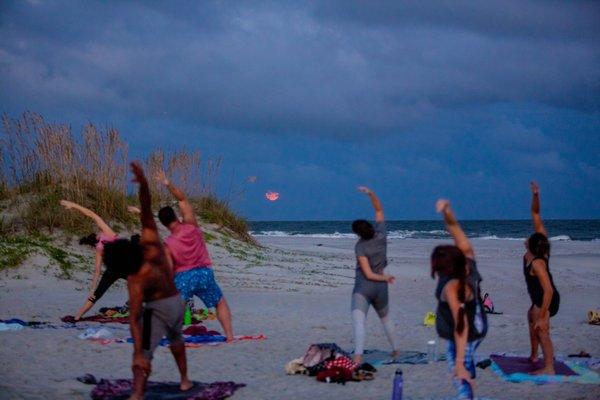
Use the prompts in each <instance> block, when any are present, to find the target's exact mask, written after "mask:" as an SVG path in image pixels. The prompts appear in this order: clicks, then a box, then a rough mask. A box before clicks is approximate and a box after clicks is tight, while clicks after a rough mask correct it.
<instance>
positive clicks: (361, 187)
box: [357, 186, 373, 194]
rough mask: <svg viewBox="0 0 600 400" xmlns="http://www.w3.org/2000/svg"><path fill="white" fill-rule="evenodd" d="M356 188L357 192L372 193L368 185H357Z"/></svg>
mask: <svg viewBox="0 0 600 400" xmlns="http://www.w3.org/2000/svg"><path fill="white" fill-rule="evenodd" d="M357 189H358V191H359V192H361V193H364V194H371V193H373V191H372V190H371V189H369V188H368V187H366V186H359V187H358V188H357Z"/></svg>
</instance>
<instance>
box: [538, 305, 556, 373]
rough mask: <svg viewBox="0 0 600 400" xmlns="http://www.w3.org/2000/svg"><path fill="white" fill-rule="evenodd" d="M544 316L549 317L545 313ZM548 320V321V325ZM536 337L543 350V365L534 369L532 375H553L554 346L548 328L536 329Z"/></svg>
mask: <svg viewBox="0 0 600 400" xmlns="http://www.w3.org/2000/svg"><path fill="white" fill-rule="evenodd" d="M546 318H547V319H550V315H548V314H546ZM549 326H550V321H548V327H549ZM536 333H537V335H538V339H539V341H540V344H541V345H542V351H543V352H544V367H543V368H542V369H538V370H537V371H534V372H533V374H534V375H554V374H556V372H555V371H554V346H552V340H551V339H550V328H548V329H547V330H540V329H538V330H537V332H536Z"/></svg>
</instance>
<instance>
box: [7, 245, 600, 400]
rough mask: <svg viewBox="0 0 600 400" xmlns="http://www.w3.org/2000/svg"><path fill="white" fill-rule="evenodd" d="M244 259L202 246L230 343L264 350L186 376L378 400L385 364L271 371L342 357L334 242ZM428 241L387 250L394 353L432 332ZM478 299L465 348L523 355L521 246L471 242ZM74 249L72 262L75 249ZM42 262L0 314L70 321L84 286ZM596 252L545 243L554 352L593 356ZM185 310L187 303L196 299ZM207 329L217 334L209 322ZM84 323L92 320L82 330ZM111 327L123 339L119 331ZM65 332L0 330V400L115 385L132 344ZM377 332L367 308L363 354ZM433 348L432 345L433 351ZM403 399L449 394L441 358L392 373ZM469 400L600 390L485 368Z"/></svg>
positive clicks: (228, 357) (110, 298)
mask: <svg viewBox="0 0 600 400" xmlns="http://www.w3.org/2000/svg"><path fill="white" fill-rule="evenodd" d="M257 239H258V240H259V241H260V242H261V244H262V245H263V246H264V248H262V249H254V248H251V247H249V246H245V245H241V244H239V243H237V242H234V241H229V240H225V241H223V240H214V241H212V242H211V243H210V244H209V250H210V252H211V254H212V257H213V261H214V269H215V272H216V275H217V279H218V280H219V282H220V284H221V286H222V288H223V290H224V292H225V295H226V296H227V298H228V301H229V303H230V306H231V308H232V312H233V318H234V329H235V333H236V334H244V335H254V334H259V333H262V334H265V335H266V336H267V338H268V339H267V340H264V341H248V342H239V343H233V344H227V345H222V346H218V347H204V348H197V349H188V365H189V371H190V378H192V379H194V380H197V381H203V382H212V381H230V380H231V381H236V382H241V383H245V384H247V386H246V387H245V388H242V389H240V390H239V391H238V392H237V393H236V394H235V395H234V396H233V398H234V399H292V398H293V399H295V400H300V399H334V398H345V399H386V398H389V397H390V391H391V381H392V375H393V373H394V371H395V369H396V367H397V366H394V365H391V366H382V367H381V368H380V369H379V372H378V373H377V375H376V378H375V379H374V380H373V381H370V382H360V383H355V382H350V383H348V384H346V385H336V384H325V383H320V382H317V381H316V380H315V379H314V378H312V377H306V376H288V375H286V374H285V372H284V370H283V367H284V364H285V363H286V362H287V361H289V360H291V359H293V358H296V357H300V356H302V355H303V354H304V352H305V350H306V348H307V347H308V346H309V345H310V344H311V343H317V342H336V343H337V344H338V345H340V346H341V347H342V348H344V349H347V350H350V351H351V350H352V349H353V343H352V340H353V339H352V325H351V319H350V294H351V290H352V285H353V278H354V253H353V246H354V240H352V239H339V238H335V239H334V238H328V239H322V238H298V237H293V238H292V237H259V238H257ZM438 243H442V241H439V240H418V239H408V240H391V241H390V242H389V245H388V258H389V267H388V272H389V273H391V274H393V275H395V276H396V278H397V281H396V284H395V285H393V286H391V288H390V301H391V316H392V318H393V320H394V322H395V324H396V332H397V337H398V342H399V343H400V348H401V349H403V350H418V351H426V343H427V341H428V340H431V339H436V334H435V330H434V329H433V328H427V327H425V326H423V324H422V320H423V316H424V314H425V313H426V312H427V311H433V310H434V309H435V300H434V297H433V291H434V286H435V282H434V281H433V280H432V279H431V278H430V276H429V264H428V256H429V253H430V251H431V249H432V248H433V247H434V246H435V245H436V244H438ZM473 244H474V247H475V249H476V252H477V261H478V263H479V270H480V271H481V274H482V275H483V278H484V281H483V283H482V286H483V290H484V291H486V292H489V293H490V294H491V295H492V298H493V300H494V303H495V305H496V308H497V309H498V310H499V311H502V312H504V314H502V315H493V316H490V319H489V320H490V331H489V334H488V336H487V338H486V339H485V341H484V342H483V344H482V345H481V347H480V348H479V350H478V355H479V356H487V355H489V354H490V353H493V352H510V353H517V354H523V355H527V354H528V351H529V342H528V336H527V324H526V318H525V313H526V311H527V308H528V307H529V299H528V296H527V294H526V289H525V283H524V280H523V276H522V266H521V256H522V252H523V244H522V242H520V241H511V240H474V241H473ZM74 249H76V250H77V251H80V252H82V253H85V251H86V250H85V249H83V248H79V246H75V247H74ZM44 262H45V260H44V259H43V258H41V257H39V256H38V257H34V258H32V259H30V260H28V261H27V263H26V265H24V266H22V267H20V268H19V269H13V270H8V271H5V272H3V273H2V274H1V276H0V287H1V289H0V318H1V319H6V318H13V317H14V318H21V319H24V320H37V321H51V322H55V323H59V318H60V317H61V316H63V315H65V314H72V313H74V311H76V309H77V308H78V307H79V306H80V303H81V302H82V301H83V299H84V298H85V295H86V292H87V290H88V289H87V285H88V284H89V279H90V278H91V270H92V268H93V267H92V263H91V262H90V263H89V265H88V269H87V271H78V272H77V273H76V277H75V278H74V279H72V280H63V279H58V278H56V277H55V276H54V275H53V273H52V269H51V268H50V269H48V270H47V271H46V272H43V271H42V266H43V265H44ZM599 265H600V242H597V241H596V242H575V241H568V242H554V243H553V248H552V258H551V268H552V272H553V274H554V278H555V282H556V285H557V287H558V289H559V291H560V293H561V296H562V302H561V309H560V312H559V313H558V315H557V316H556V317H554V318H553V319H552V338H553V341H554V344H555V351H556V353H557V355H558V356H566V355H567V354H570V353H577V352H579V351H580V350H585V351H587V352H588V353H590V354H592V355H593V356H595V357H598V356H600V340H599V339H600V327H598V326H592V325H588V324H587V323H586V321H585V319H586V313H587V311H588V310H590V309H593V308H597V307H598V306H599V305H600V290H599V289H600V268H599ZM125 300H126V291H125V286H124V285H123V284H122V283H121V284H119V285H117V286H116V287H113V288H111V289H110V290H109V292H108V293H107V294H106V296H105V297H104V298H103V299H102V300H101V301H100V302H99V304H97V305H96V307H95V308H94V309H93V310H92V313H93V312H94V311H95V310H97V309H98V308H99V307H103V306H113V305H120V304H123V303H124V302H125ZM197 301H198V300H197ZM205 324H206V326H207V327H209V328H213V329H217V330H220V326H219V324H218V323H217V321H207V322H206V323H205ZM90 325H91V324H90ZM110 327H111V328H112V329H114V330H115V332H116V333H117V334H121V335H127V334H128V332H127V331H126V329H127V325H114V324H111V325H110ZM79 333H81V331H78V330H74V329H40V330H34V329H25V330H21V331H16V332H0V338H1V339H2V346H1V347H0V377H1V378H2V379H1V380H0V398H2V399H65V398H71V399H85V398H89V393H90V390H91V386H87V385H84V384H82V383H80V382H78V381H77V380H76V379H75V378H76V377H77V376H80V375H82V374H84V373H91V374H93V375H95V376H96V377H97V378H128V377H130V375H131V372H130V361H131V347H130V345H127V344H118V343H115V344H110V345H100V344H98V343H94V342H90V341H86V340H82V339H79V338H78V337H77V335H78V334H79ZM387 346H388V345H387V341H386V339H385V336H384V333H383V329H382V328H381V326H380V324H379V322H378V320H377V318H376V316H375V314H374V313H373V312H372V311H371V312H370V313H369V316H368V321H367V342H366V348H367V349H381V350H388V347H387ZM444 348H445V344H442V343H439V345H438V351H439V352H443V349H444ZM401 367H402V369H403V371H404V380H405V384H404V387H405V389H404V393H405V396H406V398H411V399H429V398H436V399H437V398H444V397H449V396H452V395H453V394H454V390H453V388H452V386H451V383H450V375H449V373H448V371H447V366H446V363H445V362H437V363H433V364H428V365H402V366H401ZM177 378H178V374H177V370H176V368H175V365H174V363H173V360H172V358H171V355H170V353H169V351H168V350H167V349H166V348H159V349H158V350H157V351H156V353H155V358H154V363H153V374H152V377H151V380H157V381H173V380H177ZM477 394H478V396H484V397H486V398H492V399H597V398H599V397H600V386H597V385H582V384H573V383H569V384H566V383H561V384H548V385H542V386H538V385H534V384H531V383H520V384H516V383H508V382H504V381H503V380H502V379H501V378H499V377H498V376H497V375H496V374H494V373H493V372H492V371H491V370H490V369H489V368H488V369H486V370H481V369H478V377H477Z"/></svg>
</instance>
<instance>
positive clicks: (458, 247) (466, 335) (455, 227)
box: [431, 200, 487, 399]
mask: <svg viewBox="0 0 600 400" xmlns="http://www.w3.org/2000/svg"><path fill="white" fill-rule="evenodd" d="M436 209H437V211H438V212H439V213H441V214H442V215H443V217H444V222H445V224H446V229H447V230H448V232H449V233H450V235H451V236H452V237H453V239H454V245H453V246H452V245H442V246H437V247H436V248H435V249H434V250H433V252H432V253H431V277H432V278H434V277H436V276H437V278H438V283H437V287H436V290H435V297H436V299H437V301H438V306H437V311H436V320H435V325H436V331H437V333H438V335H439V336H440V337H441V338H443V339H446V340H447V341H448V347H447V351H446V357H447V360H448V366H449V368H450V371H451V372H452V373H453V380H452V381H453V384H454V387H455V388H456V390H457V392H458V398H459V399H472V398H474V393H473V386H474V385H473V383H474V379H475V361H474V356H475V350H477V347H478V346H479V344H480V343H481V341H482V340H483V337H484V336H485V334H486V333H487V320H486V317H485V312H484V311H483V306H482V304H481V297H480V295H479V292H480V290H479V282H480V281H481V275H479V272H478V271H477V264H476V263H475V252H474V250H473V247H472V246H471V243H470V242H469V240H468V238H467V236H466V235H465V233H464V231H463V230H462V228H461V226H460V225H459V224H458V221H457V220H456V218H455V216H454V213H453V212H452V209H451V208H450V202H448V201H447V200H438V202H437V204H436Z"/></svg>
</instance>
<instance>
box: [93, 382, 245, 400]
mask: <svg viewBox="0 0 600 400" xmlns="http://www.w3.org/2000/svg"><path fill="white" fill-rule="evenodd" d="M131 385H132V380H131V379H101V380H100V382H99V383H98V384H97V385H96V387H94V389H92V393H91V396H92V399H93V400H121V399H127V398H128V397H129V395H130V394H131ZM244 386H246V385H245V384H244V383H235V382H213V383H202V382H194V387H193V388H191V389H190V390H186V391H185V392H182V391H181V390H179V383H175V382H148V384H147V385H146V393H145V396H144V399H145V400H159V399H161V400H221V399H225V398H227V397H230V396H232V395H233V394H234V393H235V391H236V390H238V389H239V388H241V387H244Z"/></svg>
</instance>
